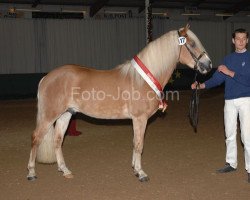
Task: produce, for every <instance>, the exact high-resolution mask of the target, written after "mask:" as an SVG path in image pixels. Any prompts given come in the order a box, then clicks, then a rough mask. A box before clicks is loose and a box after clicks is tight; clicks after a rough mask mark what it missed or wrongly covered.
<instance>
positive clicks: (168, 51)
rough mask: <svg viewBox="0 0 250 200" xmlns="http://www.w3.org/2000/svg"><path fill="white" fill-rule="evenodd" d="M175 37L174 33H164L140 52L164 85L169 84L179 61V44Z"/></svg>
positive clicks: (145, 63)
mask: <svg viewBox="0 0 250 200" xmlns="http://www.w3.org/2000/svg"><path fill="white" fill-rule="evenodd" d="M175 37H176V36H175V35H174V33H169V34H168V35H163V36H162V37H160V38H158V39H156V40H155V41H152V42H151V43H150V44H148V45H147V46H146V47H145V48H144V49H143V50H142V51H141V52H140V53H139V54H138V57H139V58H140V59H141V60H142V62H143V63H144V65H146V66H147V68H148V69H149V70H150V72H151V73H152V74H153V75H154V76H155V78H156V79H157V80H158V81H159V83H160V84H161V85H162V86H163V87H164V86H165V85H166V84H167V82H168V80H169V78H170V77H171V75H172V73H173V70H174V69H175V66H176V64H177V62H178V57H179V46H178V43H177V41H176V42H175V41H174V40H175ZM176 40H177V37H176Z"/></svg>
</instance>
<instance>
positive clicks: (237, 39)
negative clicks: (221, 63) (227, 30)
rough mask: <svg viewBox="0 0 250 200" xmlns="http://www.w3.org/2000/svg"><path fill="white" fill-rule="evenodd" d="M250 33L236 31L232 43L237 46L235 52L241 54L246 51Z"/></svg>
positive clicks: (240, 29)
mask: <svg viewBox="0 0 250 200" xmlns="http://www.w3.org/2000/svg"><path fill="white" fill-rule="evenodd" d="M248 36H249V33H248V32H247V30H246V29H243V28H239V29H236V30H235V31H234V32H233V34H232V42H233V44H234V45H235V51H236V52H241V51H243V50H245V49H246V46H247V43H248Z"/></svg>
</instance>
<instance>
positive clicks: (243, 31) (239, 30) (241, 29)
mask: <svg viewBox="0 0 250 200" xmlns="http://www.w3.org/2000/svg"><path fill="white" fill-rule="evenodd" d="M236 33H245V34H246V35H247V38H248V36H249V33H248V31H247V30H246V29H244V28H238V29H236V30H235V31H234V32H233V34H232V38H235V35H236Z"/></svg>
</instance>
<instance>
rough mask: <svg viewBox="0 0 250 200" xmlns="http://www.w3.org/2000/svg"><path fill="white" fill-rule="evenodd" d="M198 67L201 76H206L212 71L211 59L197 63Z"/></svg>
mask: <svg viewBox="0 0 250 200" xmlns="http://www.w3.org/2000/svg"><path fill="white" fill-rule="evenodd" d="M196 67H197V69H198V70H199V72H200V73H201V74H206V73H208V72H210V71H211V69H212V62H211V60H210V59H209V58H206V59H201V60H199V61H198V62H197V63H196Z"/></svg>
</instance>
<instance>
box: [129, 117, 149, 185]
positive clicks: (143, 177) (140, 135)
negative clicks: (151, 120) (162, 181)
mask: <svg viewBox="0 0 250 200" xmlns="http://www.w3.org/2000/svg"><path fill="white" fill-rule="evenodd" d="M146 125H147V118H145V117H140V118H134V119H133V129H134V140H133V143H134V149H133V158H132V167H133V168H134V173H135V175H136V176H138V177H139V180H140V181H142V182H144V181H148V180H149V178H148V175H147V174H146V173H145V172H144V171H143V170H142V167H141V155H142V150H143V142H144V134H145V129H146Z"/></svg>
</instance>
